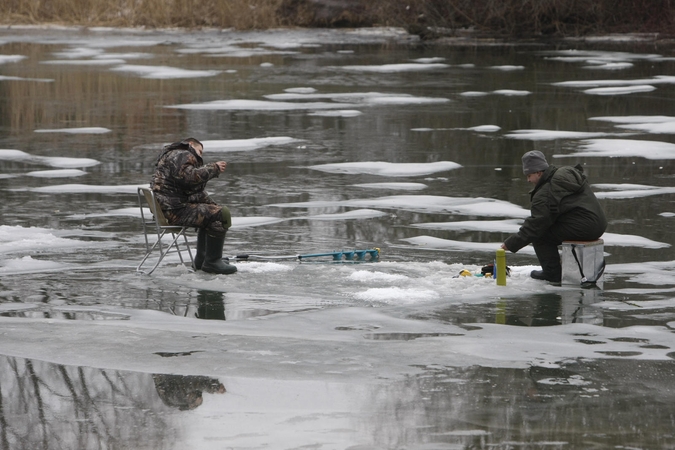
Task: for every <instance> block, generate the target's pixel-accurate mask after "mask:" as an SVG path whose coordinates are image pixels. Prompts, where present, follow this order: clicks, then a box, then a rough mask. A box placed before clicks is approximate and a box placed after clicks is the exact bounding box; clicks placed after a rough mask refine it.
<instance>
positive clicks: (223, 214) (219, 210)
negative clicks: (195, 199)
mask: <svg viewBox="0 0 675 450" xmlns="http://www.w3.org/2000/svg"><path fill="white" fill-rule="evenodd" d="M163 212H164V216H165V217H166V220H168V221H169V223H170V224H171V225H181V226H187V227H195V228H205V229H206V230H207V232H209V234H224V233H225V232H226V231H227V230H228V228H230V227H231V226H232V215H231V214H230V210H229V209H228V208H227V206H220V205H215V204H210V203H188V204H187V206H185V207H184V208H176V209H168V210H166V211H164V210H163Z"/></svg>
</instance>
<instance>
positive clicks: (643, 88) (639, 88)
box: [584, 84, 656, 95]
mask: <svg viewBox="0 0 675 450" xmlns="http://www.w3.org/2000/svg"><path fill="white" fill-rule="evenodd" d="M655 89H656V88H655V87H654V86H651V85H649V84H640V85H632V86H617V87H599V88H591V89H586V90H585V91H584V93H585V94H592V95H626V94H635V93H638V92H651V91H653V90H655Z"/></svg>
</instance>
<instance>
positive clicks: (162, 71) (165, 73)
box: [110, 64, 221, 80]
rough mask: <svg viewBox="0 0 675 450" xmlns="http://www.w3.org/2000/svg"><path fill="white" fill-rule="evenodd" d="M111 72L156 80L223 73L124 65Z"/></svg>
mask: <svg viewBox="0 0 675 450" xmlns="http://www.w3.org/2000/svg"><path fill="white" fill-rule="evenodd" d="M110 70H113V71H115V72H128V73H134V74H137V75H140V76H141V78H150V79H155V80H169V79H175V78H203V77H213V76H216V75H218V74H220V73H221V71H220V70H193V69H180V68H176V67H168V66H141V65H133V64H122V65H120V66H117V67H113V68H112V69H110Z"/></svg>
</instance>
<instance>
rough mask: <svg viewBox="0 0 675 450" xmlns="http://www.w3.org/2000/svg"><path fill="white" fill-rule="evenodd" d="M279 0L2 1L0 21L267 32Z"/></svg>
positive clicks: (272, 23)
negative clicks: (207, 28)
mask: <svg viewBox="0 0 675 450" xmlns="http://www.w3.org/2000/svg"><path fill="white" fill-rule="evenodd" d="M280 3H281V0H47V1H45V0H2V2H0V21H2V22H3V23H9V24H44V23H50V24H67V25H80V26H117V27H139V26H144V27H150V28H168V27H181V28H200V27H216V28H237V29H266V28H273V27H278V26H280V22H279V21H278V20H277V14H276V11H277V9H278V8H279V5H280Z"/></svg>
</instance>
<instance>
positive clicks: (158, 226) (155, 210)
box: [136, 187, 194, 275]
mask: <svg viewBox="0 0 675 450" xmlns="http://www.w3.org/2000/svg"><path fill="white" fill-rule="evenodd" d="M144 201H145V204H147V206H148V209H149V210H150V212H151V213H152V217H151V218H150V217H148V216H147V214H146V212H145V211H144V210H143V202H144ZM138 207H139V208H140V210H141V220H142V223H143V235H144V237H145V256H144V257H143V260H142V261H141V263H140V264H139V265H138V267H137V268H136V272H141V273H145V274H147V275H150V274H151V273H152V272H154V271H155V269H156V268H157V267H158V266H159V264H160V263H161V262H162V260H163V259H164V257H165V256H166V255H167V254H169V253H170V252H176V253H178V257H179V258H180V262H181V264H183V265H184V264H185V261H184V260H183V254H182V253H181V249H180V246H179V245H178V242H179V239H180V238H181V237H182V238H183V241H184V242H185V248H186V249H187V252H188V255H190V263H192V262H193V261H194V259H193V257H192V251H191V250H190V244H188V240H187V236H186V235H185V232H186V231H187V230H188V228H190V227H187V226H185V227H184V226H181V225H170V224H169V222H168V221H167V220H166V217H165V216H164V213H163V212H162V208H161V207H160V206H159V203H158V202H157V198H156V197H155V193H154V192H153V191H152V190H151V189H149V188H145V187H139V188H138ZM153 232H154V233H155V234H157V240H156V241H155V243H154V244H152V245H150V239H149V238H148V233H153ZM166 233H170V234H171V236H172V240H171V243H170V244H169V245H168V246H165V243H163V242H162V238H163V237H164V235H165V234H166ZM167 239H168V236H167ZM165 242H166V240H165ZM155 249H157V250H159V257H158V259H157V262H156V263H155V265H154V266H153V267H152V269H150V270H149V271H147V272H146V271H143V270H141V267H142V266H143V264H145V262H146V261H147V260H148V258H149V257H150V255H152V253H153V251H155ZM172 249H173V250H172Z"/></svg>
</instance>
